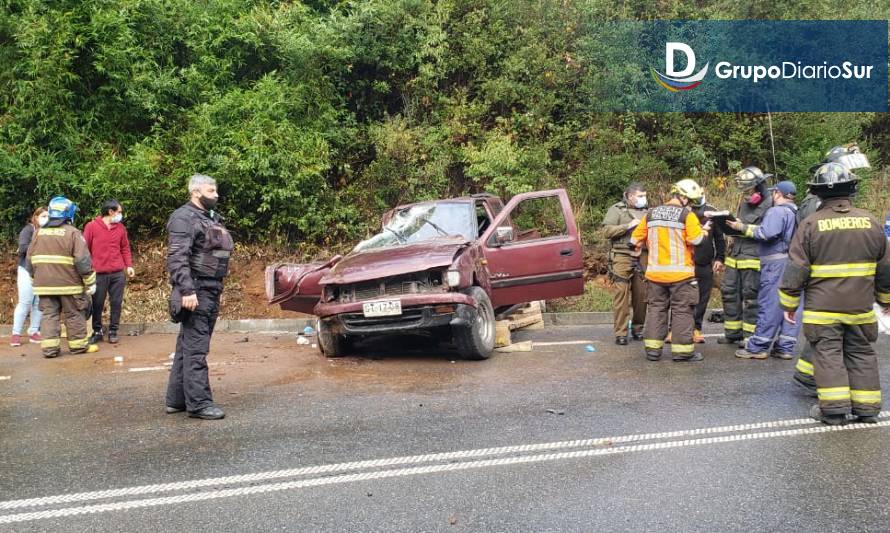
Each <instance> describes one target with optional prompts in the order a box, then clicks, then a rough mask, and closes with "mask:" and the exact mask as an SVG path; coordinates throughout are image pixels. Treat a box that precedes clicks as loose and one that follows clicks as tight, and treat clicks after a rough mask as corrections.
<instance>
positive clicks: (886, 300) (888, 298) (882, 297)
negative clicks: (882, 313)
mask: <svg viewBox="0 0 890 533" xmlns="http://www.w3.org/2000/svg"><path fill="white" fill-rule="evenodd" d="M875 299H876V300H877V301H878V303H879V304H890V292H877V293H875Z"/></svg>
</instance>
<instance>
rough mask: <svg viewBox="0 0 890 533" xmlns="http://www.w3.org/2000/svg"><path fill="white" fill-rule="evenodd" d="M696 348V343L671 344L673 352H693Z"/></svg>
mask: <svg viewBox="0 0 890 533" xmlns="http://www.w3.org/2000/svg"><path fill="white" fill-rule="evenodd" d="M694 349H695V345H694V344H675V343H674V344H671V352H672V353H692V351H693V350H694Z"/></svg>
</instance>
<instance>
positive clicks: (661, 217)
mask: <svg viewBox="0 0 890 533" xmlns="http://www.w3.org/2000/svg"><path fill="white" fill-rule="evenodd" d="M704 237H705V233H704V231H702V228H701V224H700V223H699V220H698V217H696V216H695V213H693V212H692V211H690V210H689V209H687V208H685V207H682V206H681V205H679V203H674V202H673V201H672V202H669V203H667V204H665V205H662V206H659V207H656V208H654V209H652V210H650V211H649V212H648V213H647V214H646V216H644V217H643V219H642V220H641V221H640V224H639V225H638V226H637V228H636V229H635V230H634V232H633V234H632V235H631V242H632V243H633V244H635V245H636V244H637V243H642V242H645V243H646V247H647V248H648V249H649V261H648V267H647V268H646V279H648V280H650V281H654V282H656V283H676V282H678V281H684V280H687V279H690V278H694V277H695V263H693V261H692V249H693V247H694V246H696V245H698V244H700V243H701V242H702V241H703V240H704Z"/></svg>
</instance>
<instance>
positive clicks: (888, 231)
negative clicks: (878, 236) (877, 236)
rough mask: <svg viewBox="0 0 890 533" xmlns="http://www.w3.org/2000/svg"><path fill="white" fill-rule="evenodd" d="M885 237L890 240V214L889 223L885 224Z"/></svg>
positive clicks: (889, 214) (888, 215)
mask: <svg viewBox="0 0 890 533" xmlns="http://www.w3.org/2000/svg"><path fill="white" fill-rule="evenodd" d="M884 235H886V236H887V238H888V239H890V213H887V222H884Z"/></svg>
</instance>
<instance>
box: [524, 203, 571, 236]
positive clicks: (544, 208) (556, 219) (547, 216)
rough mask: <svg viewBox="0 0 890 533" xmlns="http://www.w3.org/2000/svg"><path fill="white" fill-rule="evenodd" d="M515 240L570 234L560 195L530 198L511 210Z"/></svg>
mask: <svg viewBox="0 0 890 533" xmlns="http://www.w3.org/2000/svg"><path fill="white" fill-rule="evenodd" d="M510 217H511V218H512V221H513V242H518V241H531V240H535V239H550V238H553V237H561V236H564V235H567V234H568V226H567V225H566V218H565V214H564V213H563V210H562V203H561V202H560V200H559V196H544V197H539V198H528V199H526V200H523V201H521V202H519V203H518V204H516V207H514V208H513V210H512V211H511V212H510Z"/></svg>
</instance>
